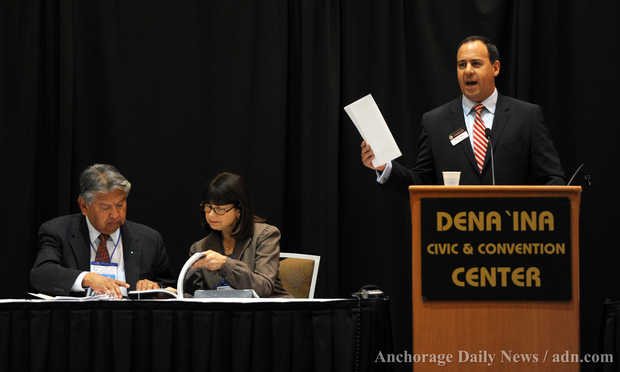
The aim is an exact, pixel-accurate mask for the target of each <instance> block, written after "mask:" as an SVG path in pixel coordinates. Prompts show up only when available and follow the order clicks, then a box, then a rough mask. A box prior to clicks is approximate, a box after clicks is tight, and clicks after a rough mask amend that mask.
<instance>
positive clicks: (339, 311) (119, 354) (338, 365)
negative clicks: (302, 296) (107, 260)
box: [0, 299, 392, 372]
mask: <svg viewBox="0 0 620 372" xmlns="http://www.w3.org/2000/svg"><path fill="white" fill-rule="evenodd" d="M389 314H390V313H389V300H386V299H379V300H362V301H359V302H358V301H357V300H346V301H333V302H287V303H274V302H267V303H246V304H240V303H194V302H177V301H113V302H110V301H105V302H13V303H0V371H19V372H24V371H93V372H98V371H101V372H114V371H269V372H272V371H325V372H327V371H370V370H386V369H390V368H389V367H390V366H388V365H380V364H375V363H374V359H375V358H376V356H377V353H378V351H382V352H384V353H386V352H392V329H391V321H390V315H389Z"/></svg>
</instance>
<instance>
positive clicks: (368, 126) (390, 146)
mask: <svg viewBox="0 0 620 372" xmlns="http://www.w3.org/2000/svg"><path fill="white" fill-rule="evenodd" d="M344 111H346V113H347V115H349V117H350V118H351V121H353V124H355V127H356V128H357V130H358V132H359V133H360V135H361V136H362V138H363V139H364V141H366V143H367V144H369V145H370V147H371V148H372V151H373V152H374V153H375V158H374V159H373V160H372V165H373V166H375V167H377V166H379V165H381V164H385V163H387V162H388V161H391V160H394V159H396V158H397V157H399V156H401V155H402V153H401V152H400V149H399V148H398V145H397V144H396V141H394V137H393V136H392V132H390V129H389V128H388V126H387V123H386V122H385V119H384V118H383V115H381V111H379V107H377V104H376V103H375V100H374V99H373V98H372V96H371V95H370V94H369V95H367V96H364V97H362V98H360V99H358V100H357V101H355V102H353V103H351V104H349V105H347V106H345V108H344Z"/></svg>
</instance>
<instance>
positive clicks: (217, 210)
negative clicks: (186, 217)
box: [200, 203, 235, 216]
mask: <svg viewBox="0 0 620 372" xmlns="http://www.w3.org/2000/svg"><path fill="white" fill-rule="evenodd" d="M200 208H202V210H204V211H205V213H206V214H209V213H211V211H213V212H215V214H217V215H218V216H223V215H225V214H226V213H228V212H230V211H231V210H233V209H235V206H234V205H233V206H232V207H230V208H224V207H218V206H216V205H211V204H207V203H200Z"/></svg>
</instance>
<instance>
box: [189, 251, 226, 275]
mask: <svg viewBox="0 0 620 372" xmlns="http://www.w3.org/2000/svg"><path fill="white" fill-rule="evenodd" d="M226 259H227V257H226V256H224V255H221V254H219V253H217V252H215V251H212V250H208V251H206V252H204V253H203V257H202V258H201V259H199V260H198V261H196V262H194V264H193V265H192V269H197V268H200V267H202V268H205V269H207V270H209V271H216V270H219V269H220V268H221V267H222V265H224V264H225V263H226Z"/></svg>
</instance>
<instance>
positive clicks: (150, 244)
mask: <svg viewBox="0 0 620 372" xmlns="http://www.w3.org/2000/svg"><path fill="white" fill-rule="evenodd" d="M121 239H122V241H123V260H124V266H125V277H126V282H127V283H128V284H129V285H131V289H135V287H136V283H137V282H138V280H141V279H149V280H152V281H155V282H158V281H168V280H170V278H171V275H170V269H169V264H168V254H167V253H166V248H165V247H164V242H163V239H162V237H161V235H160V234H159V233H158V232H157V231H155V230H153V229H151V228H150V227H147V226H145V225H142V224H139V223H135V222H131V221H126V222H125V224H124V225H123V226H121ZM90 249H91V248H90V244H89V236H88V227H87V225H86V217H84V216H83V215H81V214H72V215H67V216H61V217H57V218H54V219H52V220H50V221H47V222H45V223H43V224H42V225H41V227H40V229H39V252H38V254H37V258H36V260H35V262H34V265H33V268H32V270H31V271H30V282H31V284H32V286H33V287H34V288H36V289H37V290H38V291H41V292H43V293H47V294H52V295H68V294H69V293H70V291H71V287H72V286H73V283H74V282H75V279H76V278H77V277H78V275H79V274H80V272H82V271H90Z"/></svg>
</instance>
